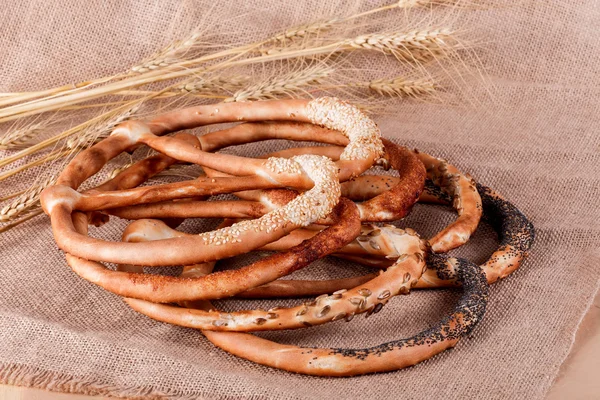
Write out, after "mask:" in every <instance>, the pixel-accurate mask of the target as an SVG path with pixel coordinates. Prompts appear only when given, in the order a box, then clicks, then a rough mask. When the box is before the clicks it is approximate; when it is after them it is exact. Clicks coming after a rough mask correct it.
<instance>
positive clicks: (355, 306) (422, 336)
mask: <svg viewBox="0 0 600 400" xmlns="http://www.w3.org/2000/svg"><path fill="white" fill-rule="evenodd" d="M134 224H135V223H134ZM138 229H140V232H139V233H140V236H143V237H144V238H146V240H147V238H148V235H144V234H143V233H144V229H145V228H144V227H143V226H139V227H138ZM389 229H390V233H392V234H393V235H394V236H397V238H402V240H403V243H402V245H403V246H406V247H403V248H402V250H401V251H407V252H410V251H415V253H414V254H415V257H409V256H407V255H405V257H404V260H405V261H412V262H413V263H414V264H415V266H416V267H418V269H421V268H422V266H423V258H422V246H423V243H422V242H421V241H420V240H416V239H417V238H418V236H417V235H416V234H411V233H407V232H404V231H401V230H398V229H397V228H389ZM167 234H168V233H167ZM377 236H379V235H377ZM159 237H160V235H159ZM152 238H153V239H154V238H155V237H152ZM157 238H158V237H157ZM405 239H408V240H405ZM150 240H152V239H150ZM398 244H400V243H396V244H395V245H398ZM396 251H397V249H396ZM416 254H419V255H420V256H416ZM405 261H404V262H405ZM427 263H428V265H429V268H430V269H432V270H434V271H435V273H436V274H438V275H440V276H447V277H449V278H450V279H454V280H456V281H457V282H459V283H460V284H461V285H462V287H463V291H464V293H463V295H462V297H461V299H460V300H459V303H458V305H457V307H455V309H454V311H453V312H452V313H451V314H450V315H449V316H447V317H445V318H443V319H442V320H441V321H440V322H439V323H438V324H436V325H434V326H433V327H431V328H429V329H428V330H426V331H423V332H421V333H419V334H417V335H414V336H413V337H410V338H407V339H401V340H396V341H392V342H387V343H384V344H381V345H379V346H375V347H371V348H365V349H326V348H323V349H319V348H303V347H298V346H293V345H281V344H277V343H275V342H272V341H269V340H266V339H262V338H258V337H256V336H253V335H251V334H248V333H240V332H228V331H232V330H238V331H239V329H238V328H239V324H240V322H242V323H243V321H240V320H239V319H240V316H239V315H237V313H221V312H219V311H216V310H215V309H214V306H213V305H212V304H211V303H209V302H185V303H184V304H181V306H183V307H182V308H177V307H173V306H166V305H162V304H154V303H148V302H140V301H138V300H132V299H125V301H126V302H127V303H128V304H129V305H130V306H132V307H133V308H134V309H135V310H137V311H139V312H142V313H143V314H146V315H149V316H150V317H152V318H154V319H157V320H160V321H164V322H169V323H175V324H177V325H182V326H188V327H193V328H198V329H200V330H201V332H202V333H203V334H204V335H205V336H206V338H207V339H208V340H209V341H211V342H212V343H213V344H215V345H216V346H218V347H220V348H221V349H223V350H225V351H227V352H229V353H231V354H234V355H236V356H238V357H241V358H245V359H248V360H250V361H254V362H256V363H259V364H262V365H267V366H270V367H274V368H279V369H283V370H287V371H290V372H296V373H301V374H308V375H319V376H352V375H361V374H368V373H375V372H385V371H393V370H397V369H400V368H405V367H408V366H411V365H414V364H416V363H419V362H421V361H423V360H426V359H428V358H430V357H432V356H433V355H435V354H437V353H440V352H442V351H444V350H446V349H448V348H451V347H454V346H455V345H456V344H457V343H458V341H459V340H460V338H461V337H463V336H465V335H467V334H469V333H470V332H471V331H472V330H473V329H474V327H475V326H476V325H477V323H478V322H479V321H480V320H481V319H482V318H483V315H484V313H485V308H486V305H487V296H488V286H487V283H486V280H485V276H484V275H483V273H482V272H481V270H480V269H479V268H478V267H477V266H476V265H474V264H472V263H469V262H468V261H466V260H462V259H455V258H448V257H446V256H442V255H436V254H430V255H429V256H428V260H427ZM398 264H399V262H398V261H397V262H396V264H395V265H394V266H393V267H391V268H390V269H394V268H396V267H397V265H398ZM213 267H214V263H204V264H199V265H195V266H190V267H186V268H184V271H183V273H182V276H198V275H201V276H202V275H205V274H208V273H210V272H211V271H212V268H213ZM386 273H387V272H386ZM386 273H383V274H381V275H380V280H384V279H383V278H384V275H385V274H386ZM402 282H403V283H402V285H401V286H400V287H399V290H398V293H400V294H408V292H409V290H410V287H412V286H414V282H416V279H415V280H411V278H410V277H409V278H408V279H406V278H404V279H403V281H402ZM385 285H387V286H388V287H389V289H383V291H381V292H379V295H378V296H377V300H378V301H379V302H377V300H376V301H375V304H373V305H371V306H370V307H368V308H367V305H368V303H369V300H368V299H369V298H370V297H372V298H374V297H375V295H376V293H374V292H371V291H370V290H369V289H366V288H364V287H363V288H361V289H360V290H359V291H358V292H357V293H352V291H344V290H342V291H339V292H337V293H333V295H331V296H327V295H324V296H320V297H319V298H317V299H315V300H314V301H312V302H310V303H306V304H304V305H303V306H301V307H300V308H299V309H298V310H296V309H295V308H294V309H287V310H285V312H288V310H289V311H292V310H293V311H294V312H296V313H295V315H289V316H286V315H284V310H283V309H280V308H273V309H270V310H268V311H261V312H262V313H263V314H264V316H258V317H257V316H256V315H253V316H252V318H255V319H254V320H253V321H252V322H251V324H250V326H252V329H246V331H260V330H278V329H290V328H297V327H302V326H313V325H315V323H314V322H317V323H323V322H329V321H336V320H341V319H345V320H346V321H347V322H348V321H350V320H352V318H353V317H354V315H355V314H357V313H360V312H361V310H362V311H366V312H367V314H366V315H367V316H368V315H370V314H371V313H373V312H379V311H380V310H381V308H382V307H383V304H385V303H386V302H387V301H388V300H389V299H390V298H391V296H392V294H391V292H392V291H393V290H394V286H395V285H393V284H392V282H390V281H389V280H386V283H385ZM365 289H366V290H365ZM350 293H352V294H350ZM345 295H347V296H346V297H345ZM338 303H342V304H344V303H345V305H346V306H347V307H349V308H350V309H351V312H350V313H346V312H342V313H339V314H336V313H335V312H334V309H333V308H334V307H335V306H336V305H337V304H338ZM352 310H355V311H354V312H353V311H352ZM203 315H204V316H206V315H218V319H213V320H212V322H211V324H210V325H209V326H208V329H207V327H206V326H205V325H206V324H205V323H201V322H200V321H199V319H200V316H203ZM261 315H262V314H261ZM286 317H287V318H288V319H293V320H295V321H296V324H295V325H294V324H289V323H287V324H286V323H285V322H284V319H285V318H286ZM307 319H310V320H311V321H313V323H310V322H308V321H307ZM283 324H285V326H286V327H285V328H282V327H281V325H283Z"/></svg>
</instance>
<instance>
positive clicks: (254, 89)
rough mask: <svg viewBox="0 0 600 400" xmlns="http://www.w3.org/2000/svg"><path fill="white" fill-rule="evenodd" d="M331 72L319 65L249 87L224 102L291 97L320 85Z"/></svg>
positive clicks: (331, 70) (329, 69)
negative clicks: (305, 89) (306, 88)
mask: <svg viewBox="0 0 600 400" xmlns="http://www.w3.org/2000/svg"><path fill="white" fill-rule="evenodd" d="M332 72H333V69H331V68H329V67H325V66H321V65H318V66H314V67H310V68H305V69H303V70H300V71H294V72H291V73H289V74H285V75H282V76H276V77H273V78H270V79H267V80H265V81H263V82H260V83H257V84H255V85H252V86H249V87H247V88H245V89H243V90H240V91H238V92H236V93H235V94H234V95H233V96H232V97H230V98H228V99H226V100H225V101H226V102H231V101H248V100H269V99H276V98H278V97H282V96H293V95H294V94H297V93H298V92H301V91H302V90H303V88H304V87H307V86H311V85H317V84H320V83H321V82H322V80H323V79H324V78H326V77H327V76H328V75H330V74H331V73H332Z"/></svg>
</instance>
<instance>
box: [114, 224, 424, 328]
mask: <svg viewBox="0 0 600 400" xmlns="http://www.w3.org/2000/svg"><path fill="white" fill-rule="evenodd" d="M134 224H135V223H134ZM134 229H135V230H136V237H139V238H140V239H142V238H143V239H144V240H156V239H161V238H163V237H165V236H168V235H170V232H168V231H167V230H162V231H161V233H162V234H161V235H157V234H155V233H154V231H152V232H149V231H148V229H147V228H146V226H143V225H139V224H137V225H135V228H134ZM381 230H385V231H386V232H385V235H381V236H380V237H386V238H387V239H389V240H387V241H386V243H385V244H384V245H385V246H386V247H388V248H389V249H388V250H387V251H388V253H389V254H391V255H394V256H395V257H396V261H395V263H394V265H392V266H391V267H389V268H388V269H387V270H386V271H385V272H382V273H381V275H379V276H377V277H374V278H373V279H371V280H370V281H368V282H365V283H363V284H361V285H360V286H357V287H355V288H351V289H349V290H342V291H338V292H336V293H334V294H333V295H331V296H326V295H324V296H320V297H319V298H317V299H316V300H314V301H312V302H309V303H305V304H304V305H301V306H297V307H291V308H278V309H277V310H269V311H264V310H246V311H238V312H229V313H221V312H218V311H202V310H193V309H188V308H182V307H174V306H169V305H165V304H155V303H152V302H148V301H143V300H136V299H125V301H126V302H127V303H128V304H129V305H130V306H131V307H132V308H133V309H134V310H136V311H138V312H140V313H142V314H145V315H147V316H149V317H151V318H153V319H156V320H159V321H163V322H168V323H171V324H175V325H181V326H186V327H191V328H197V329H210V330H221V331H237V332H251V331H264V330H282V329H297V328H305V327H310V326H313V325H320V324H324V323H327V322H330V321H336V320H338V319H342V318H352V317H354V315H355V314H360V313H364V312H366V313H368V314H370V313H371V312H378V311H380V310H381V308H382V307H383V305H385V304H386V303H387V302H388V301H389V300H390V299H391V298H392V297H394V296H396V295H398V294H408V293H409V291H410V288H411V287H414V286H415V285H416V284H417V281H418V279H419V277H420V276H421V275H422V274H423V271H424V267H425V261H424V249H425V246H424V243H423V242H422V241H421V240H420V239H419V238H418V236H417V235H416V234H414V233H408V232H406V231H404V230H401V229H397V228H394V227H386V228H381V229H380V230H378V231H377V232H380V231H381ZM380 237H375V236H374V237H373V241H372V245H376V240H378V239H379V238H380ZM127 239H128V238H126V240H127ZM376 246H377V247H379V245H376Z"/></svg>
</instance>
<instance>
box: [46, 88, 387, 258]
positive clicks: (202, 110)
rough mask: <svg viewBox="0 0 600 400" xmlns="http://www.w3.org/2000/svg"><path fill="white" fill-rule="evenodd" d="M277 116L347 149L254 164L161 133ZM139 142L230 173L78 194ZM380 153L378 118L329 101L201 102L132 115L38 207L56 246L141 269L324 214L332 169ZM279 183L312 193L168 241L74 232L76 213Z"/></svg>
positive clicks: (230, 249) (367, 162)
mask: <svg viewBox="0 0 600 400" xmlns="http://www.w3.org/2000/svg"><path fill="white" fill-rule="evenodd" d="M274 119H277V120H288V121H300V122H311V123H315V124H320V125H322V126H325V127H328V128H331V129H337V130H339V131H341V132H343V134H344V135H345V136H346V137H347V138H348V145H347V146H346V148H345V150H344V152H343V154H342V157H340V161H339V162H338V165H334V164H333V163H332V162H331V161H330V160H328V159H326V158H325V157H322V156H315V155H303V156H299V157H295V158H293V159H283V158H277V157H272V158H269V159H267V160H259V159H249V158H244V157H238V156H233V155H226V154H216V153H209V152H205V151H202V150H200V149H199V148H198V147H199V144H198V145H195V146H194V145H192V144H190V143H188V142H186V141H183V140H180V139H178V138H173V137H161V136H160V135H163V134H165V133H169V132H173V131H176V130H180V129H186V128H191V127H196V126H199V125H204V124H209V123H221V122H229V121H256V120H274ZM141 144H145V145H148V146H150V147H152V148H153V149H155V150H158V151H159V152H161V153H162V154H164V155H166V156H168V157H171V158H174V159H177V160H180V161H184V162H192V163H197V164H200V165H203V166H206V167H209V168H214V169H218V170H220V171H223V172H225V173H231V174H235V175H236V176H235V177H230V178H198V179H196V180H194V181H186V182H177V183H172V184H164V185H158V186H152V187H144V188H135V189H126V190H118V191H88V192H86V193H78V192H77V191H76V189H77V188H78V187H79V186H80V185H81V183H83V182H84V181H85V180H86V179H87V178H89V177H90V176H92V175H93V174H95V173H96V172H98V171H99V170H100V168H102V166H104V165H105V164H106V162H107V161H108V160H110V159H112V158H114V157H115V156H117V155H118V154H120V153H121V152H123V151H126V150H128V149H131V148H133V147H136V146H139V145H141ZM381 154H382V144H381V139H380V133H379V129H378V128H377V126H376V125H375V124H374V122H373V121H371V120H370V119H369V118H367V117H366V116H365V115H364V114H362V113H361V112H360V111H359V110H358V109H357V108H355V107H353V106H351V105H349V104H347V103H344V102H341V101H339V100H337V99H334V98H321V99H317V100H311V101H308V100H287V101H278V102H270V101H267V102H255V103H241V104H236V103H228V104H219V105H217V106H214V105H213V106H198V107H192V108H188V109H184V110H179V111H176V112H171V113H167V114H163V115H162V116H159V117H157V118H155V119H153V120H152V121H150V122H148V123H143V122H140V121H128V122H126V123H123V124H121V125H119V126H118V127H117V128H116V129H115V130H114V132H113V133H112V135H111V136H110V137H109V138H107V139H105V140H103V141H101V142H100V143H98V144H97V145H95V146H93V147H91V148H90V149H88V150H85V151H83V152H81V153H80V154H79V155H78V156H77V157H75V159H73V160H72V161H71V162H70V163H69V165H68V166H67V167H66V168H65V170H64V171H63V172H62V173H61V175H60V176H59V178H58V181H57V184H56V185H55V186H52V187H49V188H47V189H46V190H45V191H44V192H43V193H42V198H41V201H42V206H43V208H44V211H45V212H46V213H47V214H48V215H50V218H51V222H52V227H53V232H54V236H55V240H56V242H57V244H58V245H59V247H60V248H61V249H63V250H64V251H65V252H67V253H70V254H72V255H74V256H77V257H82V258H85V259H88V260H95V261H107V262H115V263H127V264H141V265H146V266H162V265H176V264H192V263H198V262H202V261H209V260H215V259H220V258H223V257H230V256H233V255H237V254H241V253H244V252H246V251H249V250H252V249H255V248H257V247H260V246H262V245H264V244H267V243H269V242H271V241H273V240H276V239H278V238H280V237H282V236H283V235H285V234H287V233H289V232H290V231H292V230H293V229H296V228H298V227H301V226H306V225H308V224H310V223H312V222H314V221H316V220H318V219H322V218H324V217H326V216H327V215H328V214H329V213H330V212H331V210H332V209H333V207H334V205H335V204H336V203H337V201H338V199H339V194H340V189H339V181H338V179H337V175H338V169H342V168H346V167H347V168H349V169H351V170H352V171H360V170H361V169H363V170H364V169H367V168H369V167H370V166H371V165H372V164H373V163H374V162H375V161H376V160H377V159H379V158H380V156H381ZM237 175H241V176H237ZM351 175H352V174H351ZM276 187H293V188H296V189H309V190H308V191H307V192H304V193H303V194H301V195H300V196H299V197H297V198H296V199H294V200H293V201H290V202H289V203H287V204H286V205H284V206H282V207H281V208H278V209H277V210H274V211H271V212H269V213H267V214H265V215H264V216H262V217H261V218H258V219H256V220H253V221H242V222H240V223H237V224H235V225H233V226H231V227H227V228H222V229H220V230H218V231H215V232H207V233H205V234H201V235H198V236H196V237H174V238H171V239H167V240H165V241H164V242H159V243H152V244H149V243H144V242H141V243H114V242H106V241H102V240H98V239H93V238H90V237H87V236H86V235H82V234H79V233H78V232H77V230H76V229H75V228H74V226H73V222H72V220H71V214H72V213H73V211H97V210H103V209H109V208H115V207H120V206H131V205H135V204H144V203H155V202H160V201H164V200H173V199H180V198H190V197H197V196H202V195H212V194H220V193H230V192H232V191H234V190H246V189H257V188H258V189H266V188H276Z"/></svg>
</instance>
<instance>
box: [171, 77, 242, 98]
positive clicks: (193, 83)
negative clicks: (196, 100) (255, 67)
mask: <svg viewBox="0 0 600 400" xmlns="http://www.w3.org/2000/svg"><path fill="white" fill-rule="evenodd" d="M249 81H250V77H248V76H214V77H207V78H199V79H194V80H189V81H186V82H185V83H183V84H181V85H178V86H176V87H175V88H174V89H175V90H178V91H181V92H184V93H191V94H196V95H202V94H208V95H210V94H216V93H220V92H221V93H222V92H235V91H237V90H240V89H241V88H242V87H243V86H244V85H246V84H247V83H248V82H249Z"/></svg>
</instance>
